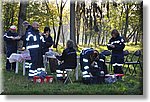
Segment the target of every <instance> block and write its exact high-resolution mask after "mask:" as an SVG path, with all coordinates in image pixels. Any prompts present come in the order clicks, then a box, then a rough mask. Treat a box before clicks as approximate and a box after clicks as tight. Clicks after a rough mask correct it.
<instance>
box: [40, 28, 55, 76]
mask: <svg viewBox="0 0 150 102" xmlns="http://www.w3.org/2000/svg"><path fill="white" fill-rule="evenodd" d="M50 32H51V30H50V28H49V27H45V28H44V33H43V34H42V36H43V37H44V41H45V42H44V43H43V46H42V54H43V58H44V60H43V63H44V66H46V56H45V55H46V52H49V48H50V47H51V46H52V45H53V44H54V42H53V39H52V37H51V35H50ZM49 64H50V70H51V73H55V72H56V68H55V64H56V65H57V60H56V59H49Z"/></svg>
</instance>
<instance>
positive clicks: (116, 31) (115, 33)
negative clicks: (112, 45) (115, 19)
mask: <svg viewBox="0 0 150 102" xmlns="http://www.w3.org/2000/svg"><path fill="white" fill-rule="evenodd" d="M111 36H112V37H113V38H116V37H117V36H119V32H118V30H116V29H114V30H112V32H111Z"/></svg>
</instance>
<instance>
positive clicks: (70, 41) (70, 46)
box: [66, 40, 74, 48]
mask: <svg viewBox="0 0 150 102" xmlns="http://www.w3.org/2000/svg"><path fill="white" fill-rule="evenodd" d="M66 46H67V48H73V47H74V42H73V41H72V40H68V41H67V44H66Z"/></svg>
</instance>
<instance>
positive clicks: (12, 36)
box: [3, 25, 21, 71]
mask: <svg viewBox="0 0 150 102" xmlns="http://www.w3.org/2000/svg"><path fill="white" fill-rule="evenodd" d="M16 29H17V28H16V26H15V25H12V26H10V29H9V30H8V31H7V32H6V33H5V34H4V36H3V38H4V41H5V42H6V56H7V62H6V70H7V71H11V70H13V71H15V69H16V63H15V62H14V63H12V64H11V63H10V62H9V60H8V58H9V57H10V55H11V54H12V53H17V47H18V46H17V42H18V41H19V40H20V38H21V37H20V36H19V35H18V34H17V33H16Z"/></svg>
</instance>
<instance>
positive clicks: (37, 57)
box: [29, 48, 44, 70]
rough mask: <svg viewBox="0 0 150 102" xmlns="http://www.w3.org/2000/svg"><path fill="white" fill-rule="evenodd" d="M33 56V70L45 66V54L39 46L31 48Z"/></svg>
mask: <svg viewBox="0 0 150 102" xmlns="http://www.w3.org/2000/svg"><path fill="white" fill-rule="evenodd" d="M29 51H30V56H31V63H32V65H31V70H36V69H37V68H43V67H44V65H43V56H42V51H41V50H40V49H39V48H34V49H29Z"/></svg>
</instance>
